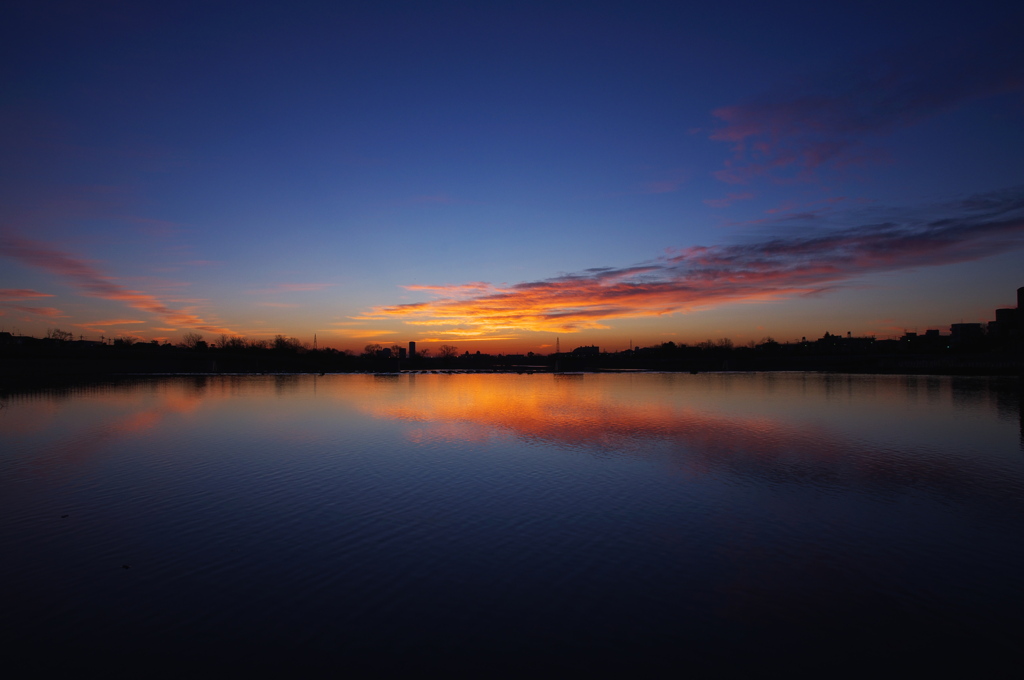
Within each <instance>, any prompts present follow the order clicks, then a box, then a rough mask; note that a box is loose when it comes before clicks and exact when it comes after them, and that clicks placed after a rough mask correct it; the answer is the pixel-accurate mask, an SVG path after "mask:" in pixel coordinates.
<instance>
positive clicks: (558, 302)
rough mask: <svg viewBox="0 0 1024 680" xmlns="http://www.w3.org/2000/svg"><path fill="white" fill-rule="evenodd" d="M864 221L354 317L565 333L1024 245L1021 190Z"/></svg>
mask: <svg viewBox="0 0 1024 680" xmlns="http://www.w3.org/2000/svg"><path fill="white" fill-rule="evenodd" d="M935 215H941V217H939V218H936V217H935ZM870 217H872V218H873V220H872V221H870V222H868V223H867V224H864V225H862V226H854V227H848V228H845V229H838V230H832V231H824V230H823V229H821V228H818V229H816V230H815V231H812V232H811V233H809V234H806V235H801V236H793V237H788V238H782V237H780V238H773V239H769V240H765V241H761V242H754V243H748V244H740V245H720V246H694V247H690V248H685V249H680V250H676V251H674V252H672V253H670V254H669V255H667V256H663V257H661V258H659V259H657V260H655V261H653V262H650V263H646V264H642V265H637V266H633V267H625V268H611V267H604V268H595V269H588V270H585V271H583V272H579V273H575V274H566V275H563V276H558V277H555V278H550V279H544V280H541V281H531V282H524V283H519V284H515V285H512V286H501V287H498V286H487V285H486V284H481V283H479V282H475V283H469V284H464V285H448V286H416V287H409V288H410V289H413V290H418V291H428V292H432V293H435V294H438V295H440V296H441V297H439V299H436V300H432V301H428V302H411V303H405V304H397V305H390V306H382V307H376V308H374V309H372V310H371V311H370V312H368V313H366V314H365V315H363V316H362V317H356V318H359V319H364V320H367V319H395V320H401V321H403V322H405V323H407V324H412V325H419V326H431V327H444V326H449V327H451V329H450V330H448V331H446V332H447V333H450V334H459V333H467V334H468V330H467V329H469V330H473V331H475V332H479V333H480V334H482V335H491V334H501V333H507V332H508V331H510V330H526V331H540V332H549V333H551V332H557V333H572V332H576V331H581V330H587V329H596V328H608V326H607V324H608V322H610V321H612V320H614V319H620V318H625V317H641V316H659V315H664V314H673V313H679V312H686V311H690V310H694V309H698V308H708V307H714V306H719V305H722V304H726V303H732V302H754V301H765V300H775V299H780V298H786V297H791V296H795V295H803V294H809V293H817V292H821V291H823V290H825V289H827V288H828V287H829V286H831V285H834V284H835V283H837V282H841V281H846V280H849V279H852V278H855V277H857V276H861V275H864V274H868V273H872V272H881V271H893V270H899V269H907V268H913V267H920V266H932V265H942V264H951V263H954V262H965V261H970V260H976V259H980V258H983V257H987V256H989V255H993V254H996V253H1000V252H1005V251H1006V250H1007V249H1013V248H1020V247H1022V246H1024V189H1022V188H1014V189H1011V190H1008V191H1005V192H999V193H992V194H986V195H981V196H974V197H971V198H968V199H965V200H963V201H960V202H957V203H955V204H948V205H942V206H936V208H935V209H927V210H926V209H922V210H921V211H920V212H919V214H918V215H916V216H910V217H907V216H905V215H904V216H903V217H902V218H901V219H900V220H897V219H894V217H895V215H888V216H886V219H877V216H876V215H871V216H870ZM815 226H817V225H815ZM822 226H824V225H822ZM435 332H437V333H441V332H445V331H435Z"/></svg>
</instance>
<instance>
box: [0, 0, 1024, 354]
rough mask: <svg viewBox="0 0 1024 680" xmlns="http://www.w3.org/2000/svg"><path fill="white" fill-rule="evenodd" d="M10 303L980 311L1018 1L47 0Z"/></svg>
mask: <svg viewBox="0 0 1024 680" xmlns="http://www.w3.org/2000/svg"><path fill="white" fill-rule="evenodd" d="M3 14H4V18H3V20H2V21H0V53H2V56H0V74H2V75H0V83H2V88H0V158H2V163H0V178H2V179H0V330H4V331H8V332H14V333H20V334H24V335H35V336H37V337H40V336H42V335H44V334H45V333H46V332H47V330H48V329H52V328H60V329H62V330H66V331H71V332H72V333H73V334H74V335H75V336H76V337H78V336H79V335H81V336H83V337H85V338H86V339H94V340H98V339H100V337H101V336H102V337H105V338H116V337H119V336H133V337H136V338H140V339H145V340H152V339H158V340H164V339H167V340H169V341H171V342H178V341H180V339H181V337H182V335H183V334H185V333H187V332H190V331H193V332H199V333H201V334H203V335H204V337H206V339H207V340H209V341H214V342H215V341H217V339H218V338H219V337H220V335H221V334H231V335H242V336H246V337H249V338H272V337H273V336H274V335H276V334H284V335H288V336H292V337H295V338H298V339H300V340H302V341H304V342H312V340H313V337H314V334H316V336H317V341H318V343H319V345H320V346H321V347H323V346H330V347H335V348H338V349H352V350H356V351H359V350H361V348H362V347H363V346H364V345H366V344H368V343H382V344H391V343H400V344H403V345H404V344H405V343H406V342H408V341H410V340H415V341H417V342H418V343H420V344H421V346H424V347H430V346H431V344H432V343H437V344H441V343H445V344H452V345H456V346H457V347H458V348H459V351H460V352H461V351H463V350H469V351H476V350H480V351H482V352H492V353H499V352H526V351H535V352H548V351H552V350H553V349H554V344H555V339H556V337H557V338H559V339H560V342H561V347H562V349H563V350H565V349H571V348H572V347H575V346H579V345H598V346H600V347H601V348H602V349H606V350H620V349H625V348H626V347H627V346H628V343H629V342H630V340H632V342H633V344H634V345H651V344H655V343H661V342H665V341H668V340H672V341H675V342H677V343H680V342H682V343H692V342H699V341H702V340H706V339H709V338H710V339H717V338H722V337H729V338H731V339H732V340H733V341H734V342H735V343H736V344H743V343H746V342H748V341H750V340H760V339H761V338H763V337H764V336H772V337H774V338H776V339H777V340H780V341H790V340H793V339H798V338H800V337H801V336H807V337H808V338H816V337H820V336H821V335H822V334H823V333H824V332H826V331H829V332H832V333H843V334H845V333H846V332H848V331H849V332H852V333H853V334H854V335H875V336H877V337H896V336H899V335H901V334H902V333H903V332H904V331H905V330H911V331H913V330H917V331H920V332H923V331H924V330H926V329H928V328H940V329H942V330H943V332H948V328H949V325H950V324H951V323H955V322H959V321H982V322H984V321H989V320H991V319H994V310H995V309H996V308H997V307H1012V306H1014V305H1015V304H1016V293H1015V291H1016V289H1017V288H1018V287H1020V286H1024V40H1022V39H1021V34H1022V29H1024V5H1022V4H1021V3H1010V2H1005V3H986V2H971V3H932V2H929V3H923V2H922V3H912V2H898V3H892V2H886V3H881V2H879V3H870V2H856V3H852V2H851V3H821V2H818V3H810V2H772V3H766V2H756V3H755V2H749V3H744V2H728V1H725V2H714V3H690V2H555V1H549V2H536V3H535V2H523V1H516V2H480V1H476V2H444V1H438V2H405V3H401V2H386V1H385V2H361V3H345V2H303V1H301V0H300V1H293V2H256V1H249V2H218V1H217V0H207V1H205V2H169V3H156V2H140V1H139V0H132V1H126V2H106V1H103V0H98V1H96V2H77V1H75V2H48V1H46V0H38V1H36V0H34V1H33V2H21V3H8V4H7V5H6V6H5V8H4V11H3Z"/></svg>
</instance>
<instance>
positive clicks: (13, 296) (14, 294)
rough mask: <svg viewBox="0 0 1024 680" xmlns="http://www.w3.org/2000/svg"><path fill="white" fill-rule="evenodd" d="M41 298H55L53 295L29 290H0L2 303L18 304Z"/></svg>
mask: <svg viewBox="0 0 1024 680" xmlns="http://www.w3.org/2000/svg"><path fill="white" fill-rule="evenodd" d="M41 297H53V295H52V294H51V293H40V292H39V291H35V290H31V289H29V288H0V302H16V301H20V300H32V299H35V298H41Z"/></svg>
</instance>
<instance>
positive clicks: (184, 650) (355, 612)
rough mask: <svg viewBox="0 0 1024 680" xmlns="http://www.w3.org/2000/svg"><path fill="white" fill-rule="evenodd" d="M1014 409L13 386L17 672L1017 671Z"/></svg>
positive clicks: (10, 598) (886, 388) (969, 384)
mask: <svg viewBox="0 0 1024 680" xmlns="http://www.w3.org/2000/svg"><path fill="white" fill-rule="evenodd" d="M1020 390H1021V385H1020V381H1018V380H1016V379H1009V380H1008V379H993V378H944V377H927V376H859V375H858V376H846V375H818V374H799V373H798V374H756V375H754V374H701V375H686V374H683V375H680V374H629V375H603V374H588V375H583V376H554V375H550V374H537V375H402V376H398V377H376V376H370V375H338V376H306V375H302V376H215V377H183V378H182V377H175V378H160V379H144V380H143V379H140V380H136V381H129V382H121V383H117V384H107V385H93V386H76V387H70V388H64V389H59V390H47V391H36V392H18V393H6V394H4V396H3V397H2V398H0V406H2V408H0V541H2V545H3V546H4V558H3V560H2V562H0V584H2V585H0V588H2V596H0V597H2V600H0V606H2V610H0V611H2V612H3V616H2V618H3V620H4V626H5V628H6V629H7V630H5V631H4V635H3V647H4V648H5V652H4V655H5V664H14V665H16V666H17V665H22V666H24V667H25V668H49V667H53V666H61V667H63V668H64V669H65V670H68V671H77V670H84V669H88V668H90V667H99V668H102V669H104V670H105V671H107V672H109V673H111V674H113V673H117V672H123V673H125V674H129V675H134V676H135V677H151V676H153V675H158V674H160V673H161V672H164V673H166V674H167V675H169V676H170V675H174V676H177V677H185V676H183V675H182V673H188V674H190V675H192V676H194V675H196V674H222V673H224V672H231V671H239V672H240V671H252V670H256V669H258V670H271V671H277V672H282V673H283V672H289V671H299V672H303V673H305V674H320V673H322V674H331V675H336V674H344V673H346V672H349V671H352V670H358V671H360V672H364V673H365V672H367V671H370V672H379V673H380V674H387V673H391V672H396V671H401V672H406V673H422V672H425V671H427V670H430V669H436V668H443V669H446V670H453V671H464V672H468V673H479V672H483V673H485V674H491V675H494V674H501V673H504V672H508V673H519V674H531V675H552V676H554V675H559V676H561V675H566V674H568V673H577V672H588V673H593V672H595V671H612V672H615V673H619V674H623V675H626V674H629V673H635V672H656V671H659V672H663V671H665V670H669V671H671V672H674V673H684V672H688V671H691V670H698V671H700V670H705V671H706V670H737V669H744V670H768V669H771V668H785V669H788V670H790V671H800V672H806V673H807V674H812V673H814V674H826V673H827V674H832V673H834V672H836V671H840V670H848V669H850V668H852V667H855V666H856V667H863V668H867V669H872V668H873V669H876V670H879V671H881V670H885V669H891V668H892V667H894V666H897V665H898V666H900V667H908V668H911V669H915V668H916V669H919V670H925V669H929V670H930V669H933V668H935V669H948V668H950V667H951V666H953V665H964V666H965V668H967V669H969V670H978V669H981V668H984V667H986V666H987V665H989V664H995V663H996V662H999V661H1005V660H1012V661H1013V662H1014V663H1015V664H1016V669H1017V670H1018V671H1019V668H1020V667H1019V657H1020V651H1019V650H1020V648H1021V645H1022V644H1024V643H1022V637H1021V633H1022V632H1024V624H1022V612H1024V443H1022V442H1024V439H1022V431H1021V428H1022V411H1021V392H1020ZM1013 675H1015V673H1014V674H1013Z"/></svg>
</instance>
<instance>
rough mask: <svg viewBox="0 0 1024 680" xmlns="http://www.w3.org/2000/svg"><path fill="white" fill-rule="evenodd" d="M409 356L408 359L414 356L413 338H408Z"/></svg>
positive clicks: (414, 345)
mask: <svg viewBox="0 0 1024 680" xmlns="http://www.w3.org/2000/svg"><path fill="white" fill-rule="evenodd" d="M409 358H410V359H415V358H416V341H415V340H410V341H409Z"/></svg>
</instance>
